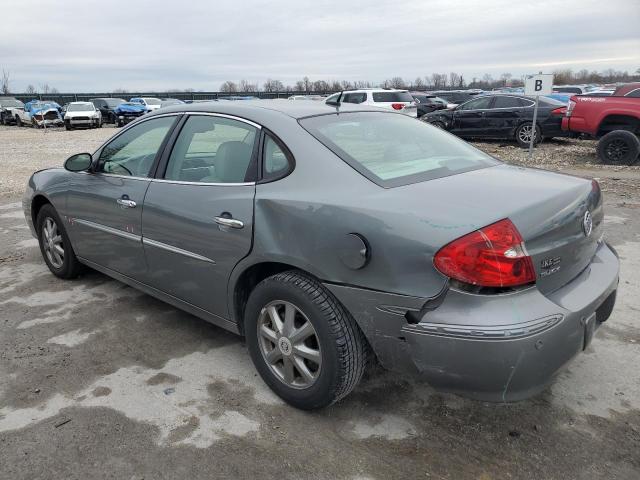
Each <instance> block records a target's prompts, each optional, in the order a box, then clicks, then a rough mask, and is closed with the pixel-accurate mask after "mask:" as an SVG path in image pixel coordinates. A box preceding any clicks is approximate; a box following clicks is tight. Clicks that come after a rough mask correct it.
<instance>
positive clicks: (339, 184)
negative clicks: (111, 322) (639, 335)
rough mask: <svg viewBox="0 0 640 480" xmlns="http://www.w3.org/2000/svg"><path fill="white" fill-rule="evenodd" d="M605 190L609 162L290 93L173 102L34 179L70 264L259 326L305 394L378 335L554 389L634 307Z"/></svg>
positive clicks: (442, 372) (278, 374)
mask: <svg viewBox="0 0 640 480" xmlns="http://www.w3.org/2000/svg"><path fill="white" fill-rule="evenodd" d="M602 205H603V200H602V194H601V191H600V187H599V185H598V182H596V181H592V180H585V179H583V178H578V177H571V176H568V175H559V174H556V173H552V172H548V171H544V170H534V169H526V168H521V167H515V166H510V165H505V164H502V163H501V162H499V161H497V160H495V159H494V158H492V157H490V156H489V155H487V154H485V153H483V152H481V151H480V150H478V149H476V148H474V147H472V146H471V145H469V144H468V143H466V142H463V141H461V140H459V139H457V138H455V137H454V136H453V135H450V134H448V133H446V132H443V131H442V130H439V129H437V128H434V127H432V126H430V125H427V124H425V123H424V122H419V121H416V120H414V119H413V118H411V117H409V116H407V115H403V114H402V113H395V112H394V111H392V110H389V109H379V108H375V107H372V106H371V105H352V104H348V103H343V104H341V105H340V106H339V107H332V106H330V105H326V104H325V103H324V102H288V101H277V100H263V101H258V102H252V101H246V102H209V103H200V104H191V105H176V106H172V107H166V108H164V109H161V110H156V111H155V112H152V113H149V114H147V115H145V116H144V117H142V118H140V119H138V120H136V121H135V122H134V123H132V124H130V125H129V126H127V127H125V128H124V129H123V130H122V131H119V132H118V133H117V134H116V135H115V136H114V137H113V138H111V139H110V140H108V141H107V142H105V144H104V145H102V146H101V147H99V148H98V150H97V151H95V152H94V153H93V154H89V153H80V154H77V155H74V156H72V157H70V158H69V159H67V161H66V162H65V169H61V168H54V169H48V170H40V171H38V172H36V173H34V174H33V175H32V176H31V178H30V180H29V183H28V186H27V189H26V192H25V195H24V199H23V210H24V212H25V217H26V220H27V223H28V224H29V227H30V228H31V231H32V233H33V235H34V236H35V237H36V238H37V239H38V240H39V242H40V249H41V252H42V256H43V259H44V261H45V263H46V264H47V266H48V267H49V269H50V271H51V272H52V273H53V274H54V275H56V276H58V277H61V278H65V279H70V278H73V277H75V276H77V275H78V274H79V273H80V272H81V269H82V268H83V267H84V266H89V267H92V268H94V269H96V270H98V271H101V272H103V273H105V274H107V275H109V276H112V277H114V278H116V279H118V280H120V281H122V282H125V283H127V284H129V285H132V286H134V287H136V288H138V289H140V290H142V291H144V292H146V293H148V294H149V295H153V296H155V297H157V298H160V299H162V300H164V301H166V302H169V303H170V304H172V305H174V306H176V307H179V308H181V309H183V310H185V311H187V312H190V313H192V314H194V315H197V316H199V317H201V318H203V319H205V320H208V321H210V322H212V323H214V324H216V325H219V326H221V327H223V328H225V329H228V330H231V331H233V332H236V333H239V334H242V335H244V336H245V337H246V344H247V348H248V350H249V353H250V355H251V358H252V360H253V362H254V364H255V366H256V369H257V370H258V372H259V373H260V375H261V376H262V378H263V379H264V381H265V382H266V383H267V384H268V385H269V387H271V388H272V389H273V390H274V391H275V392H276V393H277V394H278V395H280V396H281V397H282V398H283V399H284V400H286V401H287V402H289V403H291V404H293V405H295V406H297V407H300V408H305V409H311V408H319V407H323V406H326V405H329V404H331V403H332V402H335V401H337V400H339V399H341V398H343V397H345V396H346V395H347V394H348V393H349V392H350V391H351V390H352V389H353V388H354V387H355V386H356V385H357V383H358V382H359V380H360V379H361V377H362V374H363V371H364V369H365V367H366V365H367V362H368V359H371V360H373V358H374V356H375V358H377V360H378V361H379V362H380V363H381V364H382V365H383V366H386V367H388V368H392V369H396V370H400V371H405V372H407V371H409V372H415V373H417V372H420V373H422V375H423V376H424V378H425V379H426V380H428V381H429V382H430V383H431V384H432V385H434V386H436V387H441V388H444V389H447V390H452V391H457V392H462V393H466V394H468V395H471V396H473V397H477V398H481V399H485V400H493V401H499V402H508V401H514V400H519V399H523V398H527V397H529V396H531V395H533V394H535V393H537V392H539V391H541V390H542V389H543V388H544V387H545V386H546V385H547V384H548V383H549V382H550V381H551V379H552V378H553V375H554V374H555V373H556V372H557V371H558V369H560V368H561V367H562V366H563V365H564V364H566V363H567V362H568V361H569V360H570V359H571V358H572V357H574V356H575V355H577V354H578V353H579V352H581V351H582V350H584V349H585V348H587V346H588V345H589V344H590V342H591V340H592V338H593V334H594V332H595V330H596V329H597V328H598V327H599V325H600V324H601V323H602V322H604V321H606V320H607V318H608V317H609V315H610V314H611V311H612V309H613V305H614V302H615V294H616V289H617V285H618V269H619V264H618V259H617V257H616V255H615V252H614V251H613V250H612V249H610V248H609V246H608V245H607V243H606V242H605V241H604V240H603V234H604V221H603V220H604V211H603V206H602ZM210 368H211V369H212V371H213V370H215V369H216V368H218V366H217V365H210ZM202 374H203V375H207V372H206V371H204V372H202Z"/></svg>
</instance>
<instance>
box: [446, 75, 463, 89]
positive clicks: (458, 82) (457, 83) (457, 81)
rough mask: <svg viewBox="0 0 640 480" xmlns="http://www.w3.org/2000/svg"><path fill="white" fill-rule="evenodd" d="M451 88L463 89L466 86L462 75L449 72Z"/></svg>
mask: <svg viewBox="0 0 640 480" xmlns="http://www.w3.org/2000/svg"><path fill="white" fill-rule="evenodd" d="M449 86H450V87H458V88H461V87H463V86H464V79H463V78H462V75H460V74H459V73H456V72H449Z"/></svg>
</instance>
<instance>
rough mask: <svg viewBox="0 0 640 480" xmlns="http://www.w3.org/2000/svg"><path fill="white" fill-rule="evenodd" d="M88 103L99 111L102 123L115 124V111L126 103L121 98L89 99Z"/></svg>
mask: <svg viewBox="0 0 640 480" xmlns="http://www.w3.org/2000/svg"><path fill="white" fill-rule="evenodd" d="M89 101H90V102H91V103H93V105H94V106H95V107H96V108H97V109H98V110H100V114H101V115H102V123H116V122H117V115H116V112H115V109H116V107H117V106H118V105H120V104H122V103H125V102H126V100H123V99H122V98H91V99H89Z"/></svg>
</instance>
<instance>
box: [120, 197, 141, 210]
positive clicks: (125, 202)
mask: <svg viewBox="0 0 640 480" xmlns="http://www.w3.org/2000/svg"><path fill="white" fill-rule="evenodd" d="M116 202H117V204H118V205H120V206H121V207H122V208H136V205H137V203H136V202H134V201H133V200H129V199H127V198H119V199H117V200H116Z"/></svg>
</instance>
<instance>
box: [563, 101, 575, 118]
mask: <svg viewBox="0 0 640 480" xmlns="http://www.w3.org/2000/svg"><path fill="white" fill-rule="evenodd" d="M575 106H576V102H574V101H573V100H569V105H568V106H567V111H566V113H565V115H566V116H567V117H570V116H571V113H572V112H573V109H574V108H575Z"/></svg>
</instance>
